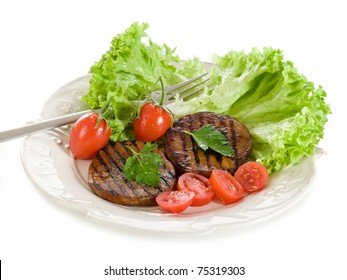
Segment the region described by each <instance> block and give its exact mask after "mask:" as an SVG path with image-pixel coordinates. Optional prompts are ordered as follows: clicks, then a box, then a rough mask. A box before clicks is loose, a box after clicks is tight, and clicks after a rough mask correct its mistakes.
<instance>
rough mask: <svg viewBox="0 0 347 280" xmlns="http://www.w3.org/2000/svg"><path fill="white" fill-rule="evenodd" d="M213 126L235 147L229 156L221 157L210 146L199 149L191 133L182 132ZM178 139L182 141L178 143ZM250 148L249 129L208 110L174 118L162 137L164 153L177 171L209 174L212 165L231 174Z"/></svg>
mask: <svg viewBox="0 0 347 280" xmlns="http://www.w3.org/2000/svg"><path fill="white" fill-rule="evenodd" d="M205 125H213V126H215V127H216V128H217V129H218V130H220V131H221V132H222V133H223V134H224V135H225V136H226V138H227V139H228V145H230V146H232V147H233V148H234V150H235V155H234V156H232V157H227V156H223V155H221V154H220V153H217V152H215V151H213V150H211V149H207V150H206V151H204V150H202V149H201V148H200V147H198V145H197V144H196V143H195V141H194V140H193V138H192V136H191V135H189V134H187V133H185V132H182V131H184V130H188V131H196V130H197V129H199V128H201V127H203V126H205ZM177 141H180V142H181V143H177ZM251 147H252V139H251V135H250V133H249V131H248V129H247V128H246V127H245V126H244V125H243V124H241V123H240V122H239V121H237V120H236V119H234V118H231V117H229V116H227V115H218V114H215V113H211V112H200V113H195V114H192V115H187V116H185V117H182V118H180V119H179V120H177V121H176V122H175V123H174V124H173V126H172V127H171V128H170V129H169V130H168V132H167V133H166V136H165V152H166V155H167V157H168V158H169V160H170V161H171V162H172V163H173V164H174V165H175V167H176V168H177V170H178V171H179V172H195V173H200V174H202V175H205V176H209V175H210V174H211V172H212V170H213V169H214V168H221V169H226V170H228V171H230V172H231V173H234V172H235V171H236V169H237V168H238V166H240V165H241V164H242V163H244V162H246V160H247V157H248V156H249V153H250V150H251Z"/></svg>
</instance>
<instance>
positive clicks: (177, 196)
mask: <svg viewBox="0 0 347 280" xmlns="http://www.w3.org/2000/svg"><path fill="white" fill-rule="evenodd" d="M193 198H194V193H193V192H181V191H167V192H162V193H160V194H159V195H158V196H157V197H156V201H157V203H158V205H159V207H160V208H161V209H163V210H164V211H166V212H169V213H175V214H179V213H182V212H183V211H184V210H186V209H187V208H188V207H189V206H190V205H191V204H192V202H193Z"/></svg>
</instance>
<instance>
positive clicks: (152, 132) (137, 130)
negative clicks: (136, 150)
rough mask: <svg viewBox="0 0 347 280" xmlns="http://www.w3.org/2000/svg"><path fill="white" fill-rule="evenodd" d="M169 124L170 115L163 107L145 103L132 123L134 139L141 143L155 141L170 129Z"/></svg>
mask: <svg viewBox="0 0 347 280" xmlns="http://www.w3.org/2000/svg"><path fill="white" fill-rule="evenodd" d="M171 122H172V117H171V114H170V113H169V112H168V111H166V110H165V109H164V108H163V107H161V106H158V105H155V104H153V103H151V102H149V103H146V104H145V105H143V106H142V108H141V110H140V115H139V116H138V117H137V118H136V119H135V120H134V123H133V128H134V134H135V138H136V140H139V141H143V142H153V141H157V140H159V139H160V138H161V137H162V136H163V135H164V134H165V132H166V131H167V130H168V129H169V128H170V126H171Z"/></svg>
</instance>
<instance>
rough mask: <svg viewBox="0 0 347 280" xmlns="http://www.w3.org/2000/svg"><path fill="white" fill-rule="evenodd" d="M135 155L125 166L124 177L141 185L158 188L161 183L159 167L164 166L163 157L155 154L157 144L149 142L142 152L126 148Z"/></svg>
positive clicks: (128, 159) (129, 158)
mask: <svg viewBox="0 0 347 280" xmlns="http://www.w3.org/2000/svg"><path fill="white" fill-rule="evenodd" d="M126 147H127V148H128V149H130V150H131V151H132V153H133V156H131V157H128V158H127V160H126V162H125V165H124V175H125V178H126V179H127V180H133V179H135V180H136V182H138V183H139V184H144V185H150V186H158V184H159V183H160V170H159V166H162V165H163V164H164V162H163V159H162V158H161V156H160V155H159V154H158V153H156V152H153V150H154V149H155V148H156V147H157V145H156V144H154V143H150V142H147V143H146V144H145V146H144V147H143V149H142V150H141V151H140V152H136V151H135V150H134V149H132V148H131V147H130V146H126Z"/></svg>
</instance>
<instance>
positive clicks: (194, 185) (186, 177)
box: [177, 172, 214, 206]
mask: <svg viewBox="0 0 347 280" xmlns="http://www.w3.org/2000/svg"><path fill="white" fill-rule="evenodd" d="M177 189H178V190H179V191H183V192H193V193H195V196H194V198H193V202H192V204H191V206H202V205H206V204H208V203H209V202H211V200H212V199H213V196H214V192H213V190H212V186H211V184H210V181H209V179H207V178H206V177H204V176H202V175H199V174H194V173H189V172H188V173H184V174H183V175H181V176H180V177H179V178H178V185H177Z"/></svg>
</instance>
